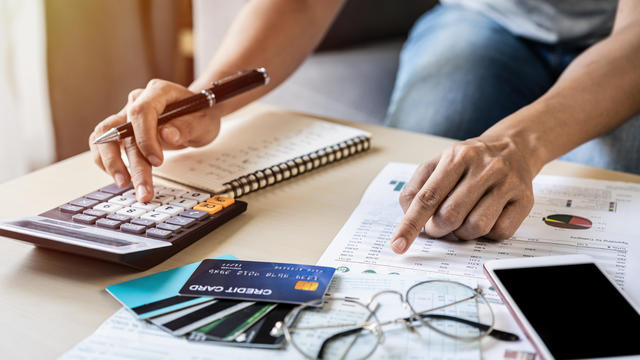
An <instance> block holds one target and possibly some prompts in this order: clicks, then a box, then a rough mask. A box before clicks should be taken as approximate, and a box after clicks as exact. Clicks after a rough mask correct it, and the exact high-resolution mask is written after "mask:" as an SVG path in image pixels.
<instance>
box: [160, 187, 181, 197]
mask: <svg viewBox="0 0 640 360" xmlns="http://www.w3.org/2000/svg"><path fill="white" fill-rule="evenodd" d="M186 193H187V191H186V190H181V189H175V188H164V189H162V190H160V191H158V194H160V195H169V196H175V197H180V196H182V195H184V194H186Z"/></svg>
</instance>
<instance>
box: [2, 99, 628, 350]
mask: <svg viewBox="0 0 640 360" xmlns="http://www.w3.org/2000/svg"><path fill="white" fill-rule="evenodd" d="M261 108H262V105H253V106H252V107H251V108H249V109H248V110H247V111H249V112H251V111H259V110H260V109H261ZM340 122H341V123H345V124H347V125H352V126H356V127H359V128H362V129H365V130H367V131H369V132H371V133H372V134H373V148H372V149H371V150H370V151H369V152H367V153H365V154H362V155H358V156H356V157H354V158H351V159H348V160H344V161H341V162H339V163H336V164H333V165H330V166H328V167H325V168H323V169H321V170H318V171H314V172H312V173H310V174H305V175H303V176H299V177H296V178H295V179H292V180H290V181H287V182H285V183H283V184H279V185H276V186H273V187H270V188H269V189H267V190H264V191H260V192H257V193H253V194H250V195H248V196H246V197H243V200H246V201H247V202H248V203H249V208H248V210H247V212H246V213H245V214H242V215H241V216H239V217H238V218H236V219H234V220H232V221H231V222H230V223H228V224H226V225H225V226H223V227H222V228H220V229H218V230H215V231H214V232H212V233H210V234H209V235H207V236H206V237H205V238H203V239H201V240H199V241H198V242H196V243H195V244H193V245H191V246H189V247H188V248H186V249H185V250H183V251H182V252H180V253H178V254H177V255H175V256H173V257H172V258H170V259H168V260H167V261H165V262H163V263H162V264H160V265H158V266H156V267H154V268H152V269H150V270H148V271H145V272H135V271H132V270H130V269H128V268H125V267H122V266H119V265H115V264H109V263H105V262H101V261H97V260H92V259H89V258H83V257H80V256H75V255H70V254H65V253H59V252H56V251H51V250H46V249H38V248H34V247H33V246H30V245H28V244H24V243H20V242H16V241H13V240H10V239H7V238H0V263H1V264H2V265H1V266H0V309H2V310H1V314H2V316H0V349H1V350H2V352H0V354H1V355H0V356H1V357H2V358H5V359H21V358H23V359H44V358H53V357H57V356H59V355H61V354H62V353H63V352H65V351H66V350H68V349H70V348H71V347H72V346H73V345H75V344H76V343H78V342H79V341H81V340H82V339H83V338H85V337H87V336H88V335H89V334H91V333H92V332H93V331H94V330H95V329H96V328H97V327H98V325H100V323H102V322H103V321H104V320H105V319H106V318H107V317H109V316H110V315H111V314H113V313H114V312H115V311H116V310H117V309H118V308H119V307H120V305H119V304H118V302H117V301H115V300H114V299H113V298H112V297H111V296H110V295H109V294H107V292H106V291H105V290H104V288H105V287H106V286H108V285H111V284H114V283H118V282H122V281H125V280H130V279H133V278H137V277H140V276H143V275H148V274H152V273H156V272H159V271H163V270H167V269H171V268H174V267H178V266H182V265H186V264H189V263H192V262H195V261H198V260H201V259H204V258H209V257H214V256H218V255H222V254H233V255H235V256H237V257H238V258H240V259H246V260H265V261H281V262H295V263H308V264H314V263H315V262H316V261H317V260H318V258H319V257H320V255H321V254H322V252H323V251H324V249H325V248H326V247H327V245H328V244H329V243H330V242H331V240H332V239H333V237H334V236H335V235H336V233H337V232H338V230H340V228H341V227H342V225H343V224H344V222H345V221H346V220H347V218H348V217H349V215H350V214H351V212H352V211H353V209H354V208H355V206H356V205H357V204H358V202H359V200H360V197H361V196H362V193H363V191H364V190H365V188H366V187H367V185H368V184H369V182H370V181H371V180H372V179H373V178H374V177H375V175H376V174H377V173H378V172H379V171H380V170H381V169H382V168H383V167H384V165H385V164H386V163H388V162H392V161H398V162H412V163H417V162H420V161H424V160H427V159H430V158H432V157H434V156H436V155H437V154H438V153H439V152H440V151H441V150H442V149H444V148H445V147H446V146H448V145H450V144H451V143H452V142H453V141H452V140H449V139H444V138H439V137H434V136H428V135H422V134H415V133H410V132H406V131H401V130H395V129H388V128H384V127H380V126H373V125H366V124H359V123H357V124H356V123H349V122H346V121H340ZM79 141H85V140H84V139H80V140H79ZM543 173H545V174H555V175H566V176H576V177H585V178H594V179H605V180H620V181H630V182H636V183H640V176H636V175H631V174H625V173H619V172H613V171H607V170H601V169H595V168H590V167H585V166H579V165H575V164H570V163H566V162H560V161H556V162H553V163H551V164H549V165H548V166H547V167H545V168H544V170H543ZM108 183H110V179H109V177H108V176H106V175H105V174H104V173H102V172H101V171H100V170H99V169H98V168H97V167H96V166H94V165H93V162H92V160H91V156H90V154H89V153H83V154H80V155H78V156H75V157H73V158H70V159H67V160H65V161H61V162H59V163H57V164H54V165H51V166H49V167H46V168H44V169H42V170H39V171H35V172H33V173H31V174H28V175H25V176H23V177H20V178H17V179H14V180H11V181H8V182H6V183H4V184H0V199H1V201H2V204H3V205H2V207H1V208H0V218H9V217H21V216H31V215H36V214H38V213H40V212H42V211H45V210H48V209H50V208H53V207H55V206H57V205H60V204H61V203H64V202H65V201H68V200H70V199H73V198H75V197H76V196H79V195H82V194H85V193H88V192H90V191H93V190H95V189H97V188H98V187H100V186H102V185H105V184H108Z"/></svg>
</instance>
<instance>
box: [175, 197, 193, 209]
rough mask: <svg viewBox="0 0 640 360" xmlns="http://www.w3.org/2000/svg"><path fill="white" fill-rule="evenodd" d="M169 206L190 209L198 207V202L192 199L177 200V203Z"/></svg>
mask: <svg viewBox="0 0 640 360" xmlns="http://www.w3.org/2000/svg"><path fill="white" fill-rule="evenodd" d="M169 205H173V206H180V207H181V208H185V209H191V208H192V207H194V206H196V205H198V201H197V200H193V199H178V200H177V201H174V202H172V203H170V204H169Z"/></svg>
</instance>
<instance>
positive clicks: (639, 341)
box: [495, 264, 640, 359]
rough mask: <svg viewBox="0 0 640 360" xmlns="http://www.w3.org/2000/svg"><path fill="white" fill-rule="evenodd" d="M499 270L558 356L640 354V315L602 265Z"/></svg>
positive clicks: (539, 333)
mask: <svg viewBox="0 0 640 360" xmlns="http://www.w3.org/2000/svg"><path fill="white" fill-rule="evenodd" d="M495 274H496V276H497V277H498V279H499V280H500V282H502V284H503V285H504V287H505V288H506V290H507V292H508V293H509V295H511V297H512V298H513V300H514V301H515V303H516V304H517V306H518V307H519V308H520V310H521V311H522V313H523V314H524V316H525V317H526V319H527V321H529V323H530V324H531V326H532V327H533V328H534V329H535V331H536V333H537V334H538V336H539V337H540V338H541V339H542V341H543V342H544V343H545V345H546V346H547V348H548V349H549V351H550V352H551V354H552V355H553V356H554V357H555V358H556V359H576V358H578V359H583V358H598V357H613V356H623V355H627V356H629V355H638V354H640V337H639V335H638V334H640V314H638V312H636V310H635V309H634V308H633V307H632V306H631V305H630V304H629V303H628V302H627V300H626V299H625V298H624V297H623V296H622V295H621V294H620V293H619V292H618V290H617V289H616V288H615V287H614V286H613V285H612V284H611V283H610V282H609V280H608V279H607V278H606V277H605V276H604V274H602V272H601V271H600V270H599V269H598V267H597V266H596V265H594V264H574V265H554V266H541V267H529V268H516V269H496V270H495Z"/></svg>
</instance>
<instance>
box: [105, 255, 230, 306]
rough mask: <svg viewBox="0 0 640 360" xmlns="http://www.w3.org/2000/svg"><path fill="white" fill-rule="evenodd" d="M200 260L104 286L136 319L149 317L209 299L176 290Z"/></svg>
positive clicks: (228, 257)
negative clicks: (194, 296)
mask: <svg viewBox="0 0 640 360" xmlns="http://www.w3.org/2000/svg"><path fill="white" fill-rule="evenodd" d="M218 259H226V260H234V259H236V257H235V256H233V255H223V256H220V257H218ZM200 263H201V262H200V261H198V262H195V263H193V264H189V265H185V266H182V267H179V268H175V269H171V270H167V271H163V272H160V273H157V274H153V275H149V276H145V277H141V278H138V279H133V280H129V281H125V282H123V283H120V284H115V285H111V286H108V287H107V289H106V290H107V291H108V292H109V293H110V294H111V295H113V297H114V298H116V300H118V301H119V302H120V303H122V305H124V306H125V307H126V308H128V309H129V310H130V311H131V312H133V313H134V314H135V315H136V316H137V317H138V318H139V319H148V318H150V317H154V316H158V315H162V314H165V313H167V312H171V311H176V310H179V309H183V308H186V307H190V306H194V305H197V304H200V303H203V302H206V301H210V300H211V298H210V297H201V298H193V297H184V296H179V295H178V290H180V288H181V287H182V285H183V284H184V282H185V281H186V280H187V279H188V278H189V276H191V274H193V271H194V270H195V269H196V268H197V267H198V265H200Z"/></svg>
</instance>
